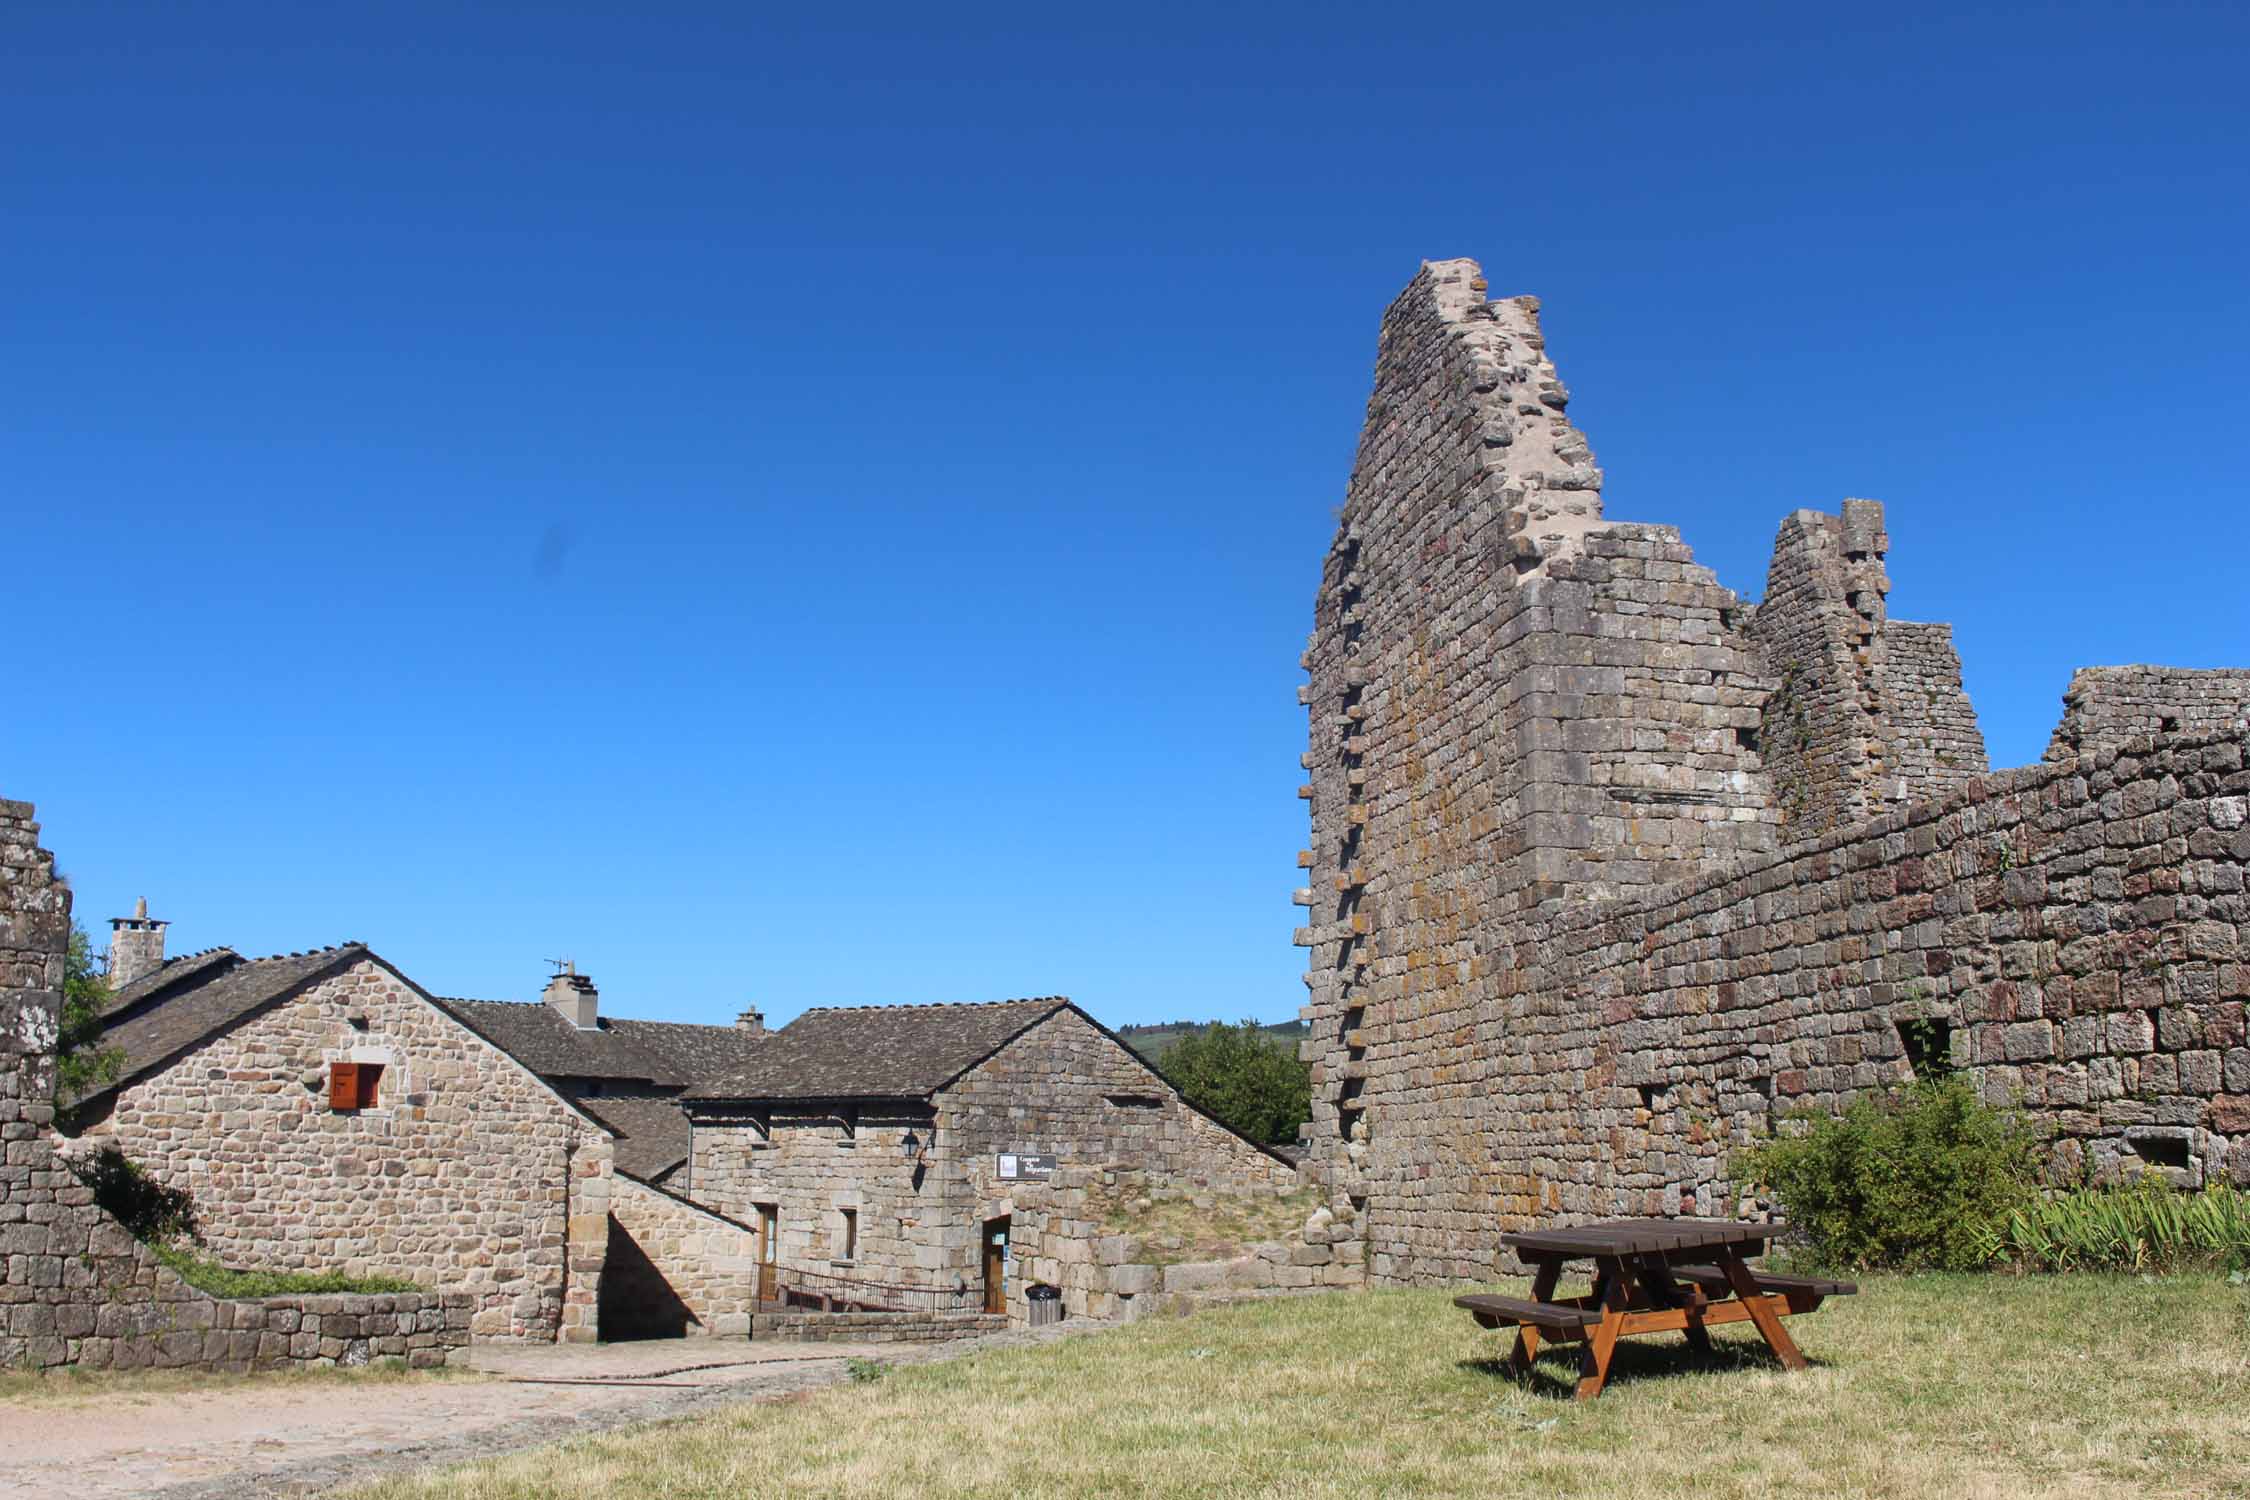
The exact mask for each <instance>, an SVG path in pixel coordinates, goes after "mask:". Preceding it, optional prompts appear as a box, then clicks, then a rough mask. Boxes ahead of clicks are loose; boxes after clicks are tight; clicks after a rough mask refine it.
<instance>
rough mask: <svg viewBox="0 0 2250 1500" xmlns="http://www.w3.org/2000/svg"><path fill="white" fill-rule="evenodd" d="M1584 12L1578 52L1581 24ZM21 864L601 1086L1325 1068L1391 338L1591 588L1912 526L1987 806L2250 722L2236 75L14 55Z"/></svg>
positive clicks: (1431, 34) (1904, 544) (1267, 20)
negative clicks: (2204, 714) (2124, 688)
mask: <svg viewBox="0 0 2250 1500" xmlns="http://www.w3.org/2000/svg"><path fill="white" fill-rule="evenodd" d="M1564 11H1567V13H1558V12H1564ZM7 37H8V39H7V45H6V49H5V59H4V61H0V83H4V87H0V143H4V144H0V191H4V193H5V198H4V203H5V209H6V221H5V223H6V228H5V231H4V232H0V278H4V281H5V284H6V286H7V288H8V292H7V296H6V298H5V300H4V302H0V335H4V337H5V341H6V347H7V349H8V358H7V359H6V361H5V363H4V364H0V558H4V560H5V575H6V581H5V585H4V588H5V593H4V607H5V609H6V611H7V615H8V618H9V622H10V639H9V664H10V671H9V679H8V683H7V687H8V693H7V701H8V705H9V714H8V721H7V726H6V729H5V732H4V735H0V794H4V795H7V796H12V797H21V798H29V799H32V800H34V801H36V802H37V803H38V804H39V809H40V813H41V816H42V818H43V821H44V823H45V826H46V835H47V841H48V844H49V846H50V847H52V848H53V849H55V850H56V851H57V853H58V854H59V856H60V859H61V862H62V864H63V867H64V869H65V870H66V872H67V873H68V874H69V875H71V876H72V877H73V880H74V883H75V886H76V889H77V892H78V902H79V913H80V915H81V917H83V918H84V919H85V920H86V922H87V925H88V926H89V927H90V928H92V929H93V930H94V931H95V932H96V933H97V934H98V935H99V934H105V933H106V931H107V928H106V924H105V922H104V920H103V919H105V918H107V917H109V916H111V915H114V914H116V913H119V912H121V911H124V910H125V909H127V908H128V907H129V905H130V903H131V901H132V899H133V898H134V897H135V896H138V895H143V894H145V895H147V896H148V898H149V899H150V901H151V903H152V906H153V908H154V911H155V913H156V914H157V915H159V916H163V917H168V918H170V919H171V920H172V921H173V922H174V924H175V925H174V927H173V937H174V947H175V950H178V949H185V948H198V947H202V946H206V945H210V944H217V943H229V944H233V945H235V946H238V947H241V948H243V949H245V950H246V951H259V952H267V951H273V950H276V949H291V948H299V947H309V946H315V945H318V944H321V943H326V942H332V941H338V940H341V939H345V938H358V939H363V940H365V941H368V942H370V943H372V944H374V945H375V946H376V948H377V949H378V950H380V951H381V952H383V953H385V954H386V955H387V956H389V957H391V958H392V959H394V960H396V961H397V962H399V963H400V964H401V965H402V966H403V967H404V968H405V969H406V970H407V971H408V972H409V973H411V974H412V975H414V976H415V977H416V978H418V979H419V980H421V981H422V982H423V983H425V984H427V985H428V986H430V987H431V988H433V989H436V990H438V991H440V992H451V993H459V994H469V995H480V996H499V997H519V998H528V997H529V996H531V995H533V994H534V993H536V991H537V989H538V986H539V985H540V983H541V981H542V976H543V975H544V973H545V969H544V966H543V965H542V963H541V960H542V959H545V958H547V957H550V956H560V955H569V956H572V957H574V958H576V959H577V960H578V962H579V963H580V965H581V967H583V968H584V969H586V970H587V971H589V972H590V973H592V974H594V975H595V976H596V978H597V979H598V980H599V981H600V982H601V984H602V987H603V995H604V1002H605V1005H607V1006H608V1008H609V1009H610V1010H611V1011H613V1012H615V1013H621V1014H636V1015H644V1016H674V1017H681V1018H691V1019H723V1018H726V1017H730V1016H731V1015H732V1014H733V1012H734V1011H735V1010H736V1009H737V1008H738V1007H739V1006H740V1005H741V1004H742V1003H744V1002H746V1001H752V1000H755V1001H759V1002H762V1003H763V1004H764V1006H765V1008H766V1009H767V1011H768V1013H769V1015H770V1016H772V1017H773V1018H774V1019H777V1020H778V1019H783V1018H786V1017H787V1016H789V1015H790V1014H793V1013H794V1012H795V1011H796V1010H797V1009H798V1008H800V1007H802V1006H804V1005H807V1004H813V1003H850V1002H863V1001H921V1000H941V999H984V998H997V997H1001V996H1007V995H1015V994H1024V993H1045V992H1050V991H1063V992H1067V993H1070V994H1072V995H1075V996H1076V997H1078V998H1079V999H1080V1000H1081V1001H1083V1002H1085V1003H1086V1004H1088V1005H1089V1006H1090V1007H1091V1008H1092V1009H1093V1010H1094V1011H1095V1013H1096V1014H1098V1015H1100V1016H1102V1017H1104V1018H1105V1019H1108V1020H1110V1021H1113V1022H1127V1021H1142V1020H1158V1019H1165V1018H1170V1017H1175V1016H1209V1015H1223V1016H1237V1015H1245V1014H1254V1015H1258V1016H1261V1017H1266V1018H1276V1019H1278V1018H1284V1017H1287V1016H1290V1015H1292V1014H1293V1013H1294V1012H1295V1009H1296V1007H1297V1006H1298V1005H1299V1004H1301V1003H1302V1000H1303V990H1302V987H1301V986H1300V984H1299V982H1298V977H1297V976H1298V974H1299V973H1300V971H1301V968H1302V955H1301V954H1300V953H1299V952H1298V951H1297V950H1295V949H1293V948H1291V947H1290V945H1289V933H1290V929H1291V927H1292V926H1293V925H1294V922H1295V919H1296V917H1297V913H1296V910H1295V909H1294V908H1293V907H1291V906H1290V904H1289V891H1290V888H1291V886H1292V885H1293V884H1295V879H1296V872H1295V870H1294V868H1293V864H1292V853H1293V851H1294V850H1295V849H1296V848H1297V847H1298V846H1299V845H1300V844H1301V843H1302V842H1303V841H1304V838H1303V835H1304V826H1305V825H1304V822H1303V809H1302V805H1301V804H1300V803H1299V802H1298V801H1297V800H1296V798H1295V796H1294V788H1295V786H1296V784H1297V782H1298V780H1299V779H1300V776H1299V772H1298V769H1297V755H1298V752H1299V751H1300V750H1301V748H1302V743H1303V741H1302V736H1303V716H1302V711H1301V710H1300V709H1299V708H1298V707H1297V706H1296V703H1295V701H1294V689H1295V686H1296V684H1297V682H1298V681H1299V680H1300V676H1299V674H1298V672H1297V670H1296V657H1297V653H1298V651H1299V650H1300V649H1301V647H1302V645H1303V643H1304V636H1305V633H1306V631H1307V629H1308V628H1309V626H1310V623H1311V607H1312V595H1313V588H1314V585H1315V583H1316V581H1317V578H1318V572H1319V562H1320V557H1321V554H1322V551H1323V549H1324V548H1325V546H1326V544H1327V541H1328V536H1329V531H1330V527H1331V525H1332V518H1333V513H1334V507H1335V506H1336V505H1337V504H1338V503H1339V501H1340V500H1341V498H1342V494H1343V489H1344V484H1345V479H1346V475H1347V470H1348V467H1349V464H1350V460H1351V454H1352V447H1353V444H1354V441H1355V438H1356V436H1357V428H1358V424H1359V418H1360V414H1361V411H1362V407H1363V404H1364V402H1365V399H1366V390H1367V383H1368V379H1369V373H1370V368H1371V365H1372V360H1373V355H1374V343H1375V329H1376V321H1377V318H1378V317H1379V315H1380V314H1381V312H1382V309H1383V307H1384V305H1385V304H1386V303H1387V302H1388V301H1389V299H1390V298H1391V297H1392V296H1393V295H1394V294H1395V293H1396V292H1397V290H1398V288H1399V287H1400V286H1402V285H1403V284H1404V283H1405V282H1406V280H1407V279H1408V278H1409V277H1411V276H1412V275H1413V274H1414V271H1415V268H1416V265H1417V263H1418V262H1419V261H1420V260H1421V259H1423V258H1425V257H1432V258H1435V257H1445V256H1455V255H1472V256H1475V257H1478V258H1479V259H1481V260H1482V261H1483V262H1484V265H1485V267H1486V269H1487V271H1488V272H1489V274H1490V276H1491V279H1492V282H1493V289H1494V291H1495V292H1496V293H1516V292H1535V293H1537V294H1539V295H1540V296H1541V297H1543V298H1544V299H1545V303H1546V310H1547V325H1548V331H1549V334H1550V337H1551V341H1552V348H1553V350H1554V352H1555V354H1556V357H1557V359H1558V361H1559V363H1560V366H1561V369H1562V373H1563V376H1564V378H1565V379H1566V380H1567V381H1568V382H1569V383H1570V385H1571V387H1572V389H1573V391H1574V392H1575V393H1576V401H1575V403H1574V405H1573V408H1572V414H1573V416H1574V417H1575V418H1577V419H1578V420H1579V421H1580V423H1581V424H1582V425H1583V426H1584V428H1585V429H1586V431H1587V432H1588V434H1589V435H1590V437H1591V439H1592V441H1593V444H1594V448H1595V451H1596V453H1597V455H1598V456H1599V458H1600V460H1601V461H1602V463H1603V466H1604V467H1605V468H1606V470H1607V471H1608V476H1609V484H1608V492H1607V505H1608V510H1609V514H1610V515H1611V516H1612V517H1614V518H1617V519H1623V520H1642V521H1666V522H1672V523H1676V524H1678V525H1679V526H1681V527H1682V528H1683V530H1684V532H1685V534H1686V536H1687V538H1688V540H1689V541H1690V542H1691V543H1692V544H1693V545H1694V546H1695V547H1696V548H1697V551H1698V554H1699V555H1700V556H1701V557H1702V559H1703V560H1704V561H1706V562H1708V563H1710V564H1711V565H1713V566H1715V567H1716V568H1717V569H1718V570H1719V574H1720V576H1721V578H1722V579H1724V580H1725V581H1726V582H1727V583H1729V584H1730V585H1732V586H1734V587H1736V588H1739V589H1742V590H1744V591H1746V592H1750V593H1756V592H1758V591H1759V590H1760V589H1761V588H1762V586H1763V582H1764V571H1765V560H1766V557H1767V553H1768V549H1769V547H1770V545H1771V542H1772V537H1773V533H1774V529H1775V526H1776V525H1777V523H1778V522H1779V520H1780V518H1781V517H1782V515H1783V514H1784V513H1785V512H1786V511H1788V510H1790V509H1792V508H1794V507H1796V506H1800V505H1818V506H1822V507H1832V506H1833V505H1834V503H1835V502H1836V501H1838V500H1839V499H1841V498H1843V497H1845V496H1847V495H1866V496H1872V497H1875V498H1878V499H1882V500H1884V501H1887V502H1888V503H1889V506H1890V521H1891V533H1892V540H1893V547H1892V553H1891V572H1892V577H1893V581H1894V592H1893V595H1892V600H1891V604H1892V611H1893V613H1894V614H1895V615H1897V616H1899V617H1902V618H1911V619H1943V620H1951V621H1954V622H1955V623H1956V625H1957V627H1958V633H1959V634H1958V638H1959V642H1960V645H1961V648H1962V653H1963V655H1964V656H1965V657H1966V659H1967V661H1968V680H1969V688H1970V691H1971V694H1972V696H1973V697H1974V699H1975V701H1976V704H1977V707H1978V709H1979V710H1980V712H1981V714H1982V716H1983V721H1984V727H1985V731H1986V735H1987V737H1988V739H1989V740H1990V742H1991V746H1992V749H1993V753H1994V760H1995V762H1996V763H1999V764H2014V763H2021V762H2025V761H2029V760H2033V759H2036V758H2037V757H2038V755H2039V753H2040V751H2041V750H2042V748H2043V747H2044V744H2045V741H2046V736H2047V734H2048V731H2049V729H2050V728H2051V726H2052V724H2053V721H2054V719H2055V717H2056V715H2057V713H2058V711H2059V706H2060V705H2059V697H2060V694H2061V692H2062V690H2063V687H2064V684H2065V683H2066V681H2067V680H2068V677H2069V673H2070V670H2071V668H2072V667H2073V666H2074V665H2078V664H2086V663H2111V662H2128V661H2162V662H2170V663H2176V664H2181V665H2190V666H2216V665H2225V664H2250V596H2246V593H2245V589H2244V562H2245V554H2246V552H2250V547H2246V546H2245V539H2246V531H2250V523H2246V520H2245V511H2244V498H2245V494H2246V490H2250V486H2246V483H2245V481H2246V479H2250V456H2246V448H2250V440H2246V436H2245V434H2246V431H2250V422H2246V420H2245V419H2246V417H2250V410H2246V406H2250V395H2246V392H2250V353H2246V350H2250V308H2246V298H2245V281H2244V269H2243V268H2244V264H2245V246H2246V244H2250V207H2246V205H2250V115H2246V107H2245V99H2246V98H2250V94H2246V91H2245V89H2244V86H2243V79H2242V66H2243V59H2244V57H2245V56H2246V55H2250V12H2246V11H2245V10H2244V9H2243V8H2242V7H2241V6H2239V5H2209V6H2161V5H2156V6H2067V5H2066V6H2025V7H2011V8H2008V9H2006V10H2000V9H1992V10H1971V9H1967V8H1964V7H1960V6H1945V7H1931V8H1920V7H1899V6H1885V7H1861V8H1858V9H1856V10H1852V11H1849V12H1847V11H1846V10H1845V9H1843V8H1840V7H1833V6H1801V5H1789V6H1773V7H1768V6H1733V7H1717V8H1714V7H1709V6H1662V7H1650V8H1646V9H1635V8H1628V7H1622V6H1585V7H1576V8H1561V7H1549V8H1546V9H1532V8H1525V7H1514V8H1509V7H1497V8H1488V9H1486V10H1484V11H1477V10H1474V9H1460V8H1455V9H1451V10H1445V9H1431V8H1427V7H1425V8H1422V9H1419V10H1416V9H1413V8H1406V9H1400V8H1395V7H1393V8H1380V7H1373V6H1357V5H1355V6H1343V7H1322V6H1308V5H1304V4H1293V5H1289V6H1276V7H1273V8H1271V9H1268V10H1265V11H1263V12H1253V11H1249V10H1240V9H1236V8H1233V7H1225V6H1207V5H1206V6H1195V7H1186V8H1180V9H1171V8H1165V7H1155V6H1147V5H1142V6H1135V7H1129V8H1126V9H1124V10H1122V11H1118V10H1088V9H1085V8H1073V7H1055V6H1041V7H1037V8H1034V9H1030V10H1025V11H1020V12H1016V13H1013V14H1006V13H1002V12H999V11H993V10H982V9H979V8H974V7H970V8H960V7H936V8H932V7H928V6H914V7H908V8H902V9H897V10H892V9H890V8H888V7H884V6H880V5H860V6H851V7H833V6H810V7H806V6H791V7H762V6H745V5H739V4H735V5H708V6H705V5H685V4H663V3H652V4H647V5H639V6H630V7H628V6H616V5H611V6H600V7H593V6H566V5H556V4H543V5H539V6H522V7H512V6H510V7H503V6H497V5H465V6H464V5H442V6H436V5H432V6H414V5H404V4H399V5H383V6H367V7H325V6H321V7H312V6H303V5H297V4H290V5H279V4H270V5H256V6H249V5H230V4H212V5H195V6H181V5H162V6H146V7H143V6H112V5H99V4H83V5H30V4H16V5H12V6H9V7H8V8H7Z"/></svg>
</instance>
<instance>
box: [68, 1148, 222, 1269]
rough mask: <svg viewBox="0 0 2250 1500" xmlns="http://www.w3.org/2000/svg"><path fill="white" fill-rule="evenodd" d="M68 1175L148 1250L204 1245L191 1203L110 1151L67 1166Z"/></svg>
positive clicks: (181, 1193) (180, 1191) (117, 1152)
mask: <svg viewBox="0 0 2250 1500" xmlns="http://www.w3.org/2000/svg"><path fill="white" fill-rule="evenodd" d="M70 1170H71V1171H72V1173H73V1174H75V1175H76V1176H77V1178H78V1180H79V1181H80V1182H83V1183H84V1184H86V1186H88V1187H90V1188H92V1189H93V1190H94V1201H95V1202H96V1203H98V1204H100V1205H101V1206H102V1208H103V1209H104V1210H106V1211H107V1212H108V1214H109V1216H110V1217H111V1218H113V1219H115V1220H117V1222H118V1223H120V1224H123V1225H124V1226H125V1227H126V1229H128V1230H130V1231H131V1232H132V1235H133V1238H134V1239H137V1240H143V1241H146V1242H147V1243H149V1244H151V1245H169V1244H172V1243H174V1242H181V1241H184V1242H186V1243H189V1244H196V1245H200V1244H202V1243H203V1231H202V1229H201V1227H200V1226H198V1225H197V1223H196V1221H195V1199H193V1198H192V1197H190V1196H189V1195H188V1194H187V1192H186V1191H185V1190H184V1189H182V1188H171V1187H166V1186H165V1185H164V1184H163V1183H161V1182H158V1181H157V1180H156V1179H155V1178H153V1177H151V1176H149V1175H148V1174H147V1173H146V1172H144V1171H142V1170H141V1169H140V1167H139V1166H138V1165H137V1164H136V1163H134V1162H133V1161H131V1160H129V1159H128V1158H127V1157H126V1155H125V1153H124V1152H122V1151H120V1150H118V1149H117V1148H116V1147H115V1146H104V1147H103V1148H102V1149H101V1150H99V1151H97V1152H95V1153H94V1154H93V1155H92V1156H90V1157H88V1158H87V1159H85V1160H84V1161H75V1162H72V1163H71V1164H70Z"/></svg>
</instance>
